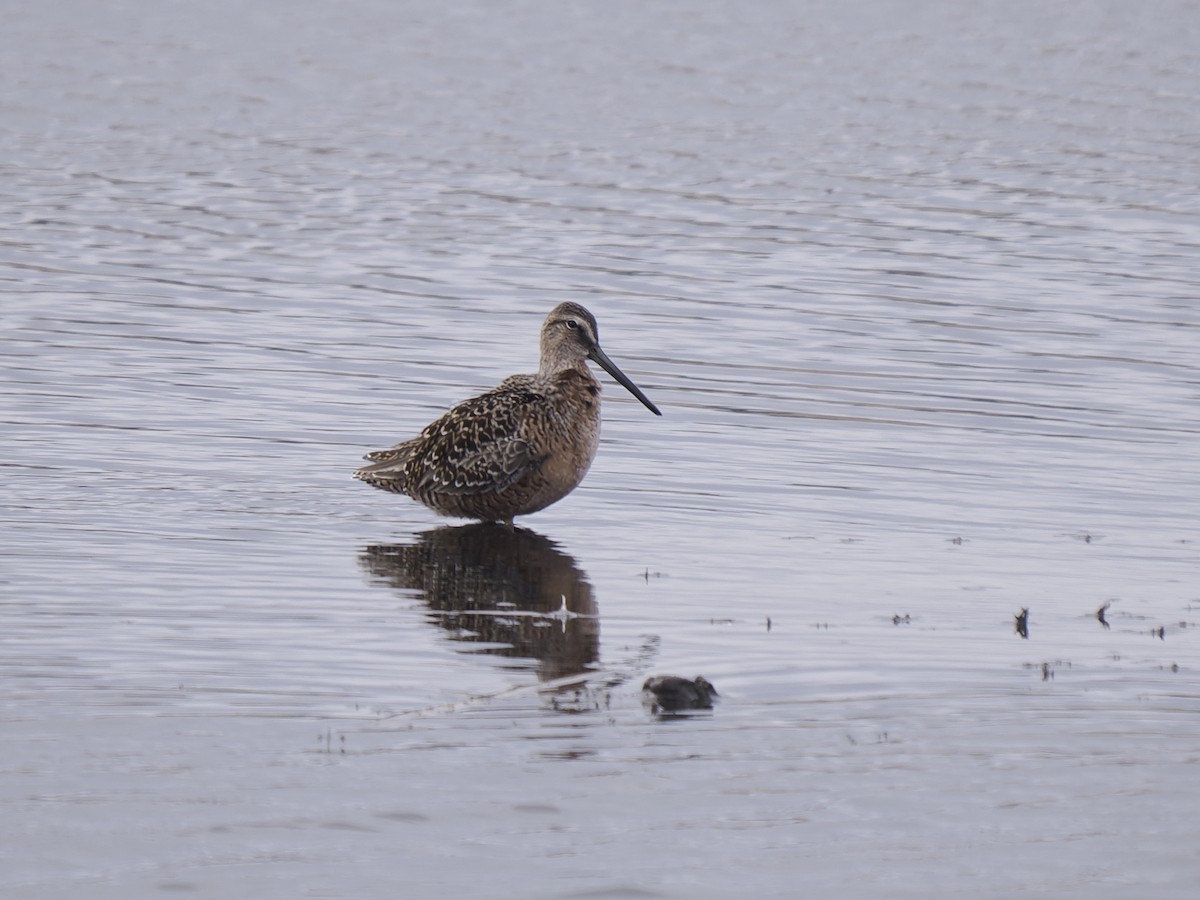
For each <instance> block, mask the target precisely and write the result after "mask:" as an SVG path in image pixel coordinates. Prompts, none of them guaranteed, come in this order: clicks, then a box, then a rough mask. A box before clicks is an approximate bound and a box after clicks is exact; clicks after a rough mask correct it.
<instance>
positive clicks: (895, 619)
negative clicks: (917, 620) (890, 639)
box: [892, 613, 912, 625]
mask: <svg viewBox="0 0 1200 900" xmlns="http://www.w3.org/2000/svg"><path fill="white" fill-rule="evenodd" d="M911 621H912V617H911V616H909V614H908V613H905V614H904V615H902V616H901V615H899V614H897V615H894V616H892V624H893V625H907V624H909V623H910V622H911Z"/></svg>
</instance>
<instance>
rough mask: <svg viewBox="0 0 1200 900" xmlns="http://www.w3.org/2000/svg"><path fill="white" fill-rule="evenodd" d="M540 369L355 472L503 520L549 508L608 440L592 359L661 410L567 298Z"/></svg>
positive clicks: (470, 515) (429, 500) (459, 511)
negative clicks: (620, 366) (603, 431)
mask: <svg viewBox="0 0 1200 900" xmlns="http://www.w3.org/2000/svg"><path fill="white" fill-rule="evenodd" d="M541 345H542V346H541V350H542V359H541V365H540V366H539V368H538V371H537V373H536V374H533V375H510V376H509V377H508V378H506V379H504V381H503V382H501V384H500V386H499V387H497V388H494V389H493V390H490V391H487V392H486V393H483V394H480V395H479V396H478V397H472V398H471V399H470V400H464V401H463V402H462V403H459V404H458V405H457V406H455V407H452V408H451V409H450V411H449V412H447V413H446V414H445V415H443V416H442V417H441V418H439V419H437V420H435V421H434V422H432V423H430V424H429V425H427V426H426V427H425V429H424V430H423V431H422V432H421V433H420V434H419V435H417V437H415V438H412V439H411V440H407V441H402V442H401V443H399V444H397V445H396V446H394V447H392V448H390V449H388V450H376V451H374V452H372V453H368V454H367V455H366V457H365V458H366V459H367V460H369V461H370V463H369V465H366V466H363V467H362V468H361V469H359V470H358V471H357V472H355V473H354V477H355V478H357V479H359V480H360V481H365V482H366V483H367V484H369V485H371V486H372V487H377V488H379V489H381V490H385V491H391V492H392V493H395V494H407V495H408V496H409V497H412V498H413V499H414V500H419V501H420V502H421V503H424V504H425V505H426V506H428V507H429V508H430V509H432V510H433V511H434V512H437V513H440V514H442V515H444V516H457V517H459V518H464V519H480V520H482V521H485V522H504V523H505V524H507V525H510V526H511V525H512V521H513V517H514V516H524V515H528V514H529V513H534V512H537V511H538V510H540V509H545V508H546V507H547V506H549V505H550V504H551V503H555V502H557V501H559V500H561V499H562V498H563V497H565V496H566V495H567V494H569V493H571V491H573V490H575V488H576V487H577V486H578V485H579V482H581V481H582V480H583V476H584V475H586V474H587V470H588V468H589V467H590V466H591V464H592V459H593V457H595V455H596V447H597V445H598V444H599V442H600V383H599V382H598V381H597V380H596V379H595V377H594V376H593V375H592V373H591V371H590V370H589V369H588V366H587V361H588V360H589V359H590V360H592V361H593V362H595V363H597V364H599V366H600V367H601V368H602V369H604V371H606V372H608V374H609V375H611V376H612V377H613V378H615V379H616V380H617V381H618V382H620V383H621V385H622V386H623V387H624V388H625V389H626V390H627V391H629V393H631V394H633V396H635V397H637V398H638V399H639V400H640V401H642V403H643V404H644V405H645V406H646V408H647V409H649V410H650V411H651V412H652V413H654V414H655V415H656V416H661V415H662V413H661V412H660V411H659V409H658V407H657V406H655V405H654V404H653V403H651V402H650V400H649V398H647V397H646V395H645V394H643V393H642V392H641V390H640V389H639V388H638V386H637V385H636V384H634V383H633V382H632V381H630V380H629V378H628V377H626V375H625V373H624V372H622V371H621V370H620V369H618V368H617V365H616V363H614V362H613V361H612V360H611V359H609V358H608V355H607V354H606V353H605V352H604V351H603V350H601V349H600V342H599V340H598V338H597V327H596V319H595V317H594V316H593V315H592V314H591V313H590V312H588V311H587V310H586V309H584V308H583V307H582V306H580V305H579V304H578V303H560V304H559V305H558V306H556V307H554V309H553V310H551V311H550V315H549V316H547V317H546V322H545V324H543V325H542V338H541Z"/></svg>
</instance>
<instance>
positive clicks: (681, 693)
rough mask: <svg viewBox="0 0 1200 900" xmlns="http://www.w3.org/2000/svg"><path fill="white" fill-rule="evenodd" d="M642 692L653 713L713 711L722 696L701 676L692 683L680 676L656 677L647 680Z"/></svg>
mask: <svg viewBox="0 0 1200 900" xmlns="http://www.w3.org/2000/svg"><path fill="white" fill-rule="evenodd" d="M642 691H643V693H645V694H646V695H647V698H648V699H649V700H650V708H651V711H652V712H659V711H662V712H679V711H680V710H685V709H712V705H713V700H714V699H716V698H717V697H719V696H720V695H719V694H718V693H717V689H716V688H715V687H713V686H712V684H711V683H710V682H709V681H708V679H707V678H704V677H703V676H701V675H697V676H696V678H695V679H694V680H692V681H688V680H687V679H686V678H680V677H679V676H678V675H654V676H651V677H650V678H647V679H646V683H645V684H643V685H642Z"/></svg>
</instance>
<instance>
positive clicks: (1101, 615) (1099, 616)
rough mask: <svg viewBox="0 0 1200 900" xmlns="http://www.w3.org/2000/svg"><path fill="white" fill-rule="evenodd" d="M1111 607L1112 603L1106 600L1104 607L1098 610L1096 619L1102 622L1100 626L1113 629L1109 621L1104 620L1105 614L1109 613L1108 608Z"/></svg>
mask: <svg viewBox="0 0 1200 900" xmlns="http://www.w3.org/2000/svg"><path fill="white" fill-rule="evenodd" d="M1110 606H1112V601H1109V600H1106V601H1105V603H1104V605H1103V606H1102V607H1100V608H1099V609H1098V610H1096V618H1097V619H1098V620H1099V621H1100V624H1101V625H1103V626H1104V627H1105V628H1109V627H1111V626H1109V624H1108V619H1106V618H1104V614H1105V613H1106V612H1108V608H1109V607H1110Z"/></svg>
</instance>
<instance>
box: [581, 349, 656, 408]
mask: <svg viewBox="0 0 1200 900" xmlns="http://www.w3.org/2000/svg"><path fill="white" fill-rule="evenodd" d="M588 359H590V360H592V361H593V362H595V363H596V364H597V365H599V366H600V368H602V369H604V371H605V372H607V373H608V374H609V375H611V376H612V377H613V378H615V379H617V381H619V382H620V383H621V386H622V387H623V388H625V390H627V391H629V393H631V394H633V396H635V397H637V398H638V399H639V400H641V401H642V405H643V406H645V407H646V409H648V410H650V412H652V413H654V414H655V415H656V416H661V415H662V412H661V411H660V410H659V408H658V407H657V406H655V405H654V404H653V403H651V402H650V398H649V397H647V396H646V395H645V394H643V393H642V391H641V388H639V387H638V386H637V385H636V384H634V383H633V382H632V381H630V380H629V378H628V376H627V375H626V374H625V373H624V372H622V371H621V370H620V369H618V368H617V364H616V363H615V362H613V361H612V360H611V359H609V358H608V354H607V353H605V352H604V351H603V350H601V349H600V345H599V344H592V349H591V352H590V353H588Z"/></svg>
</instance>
